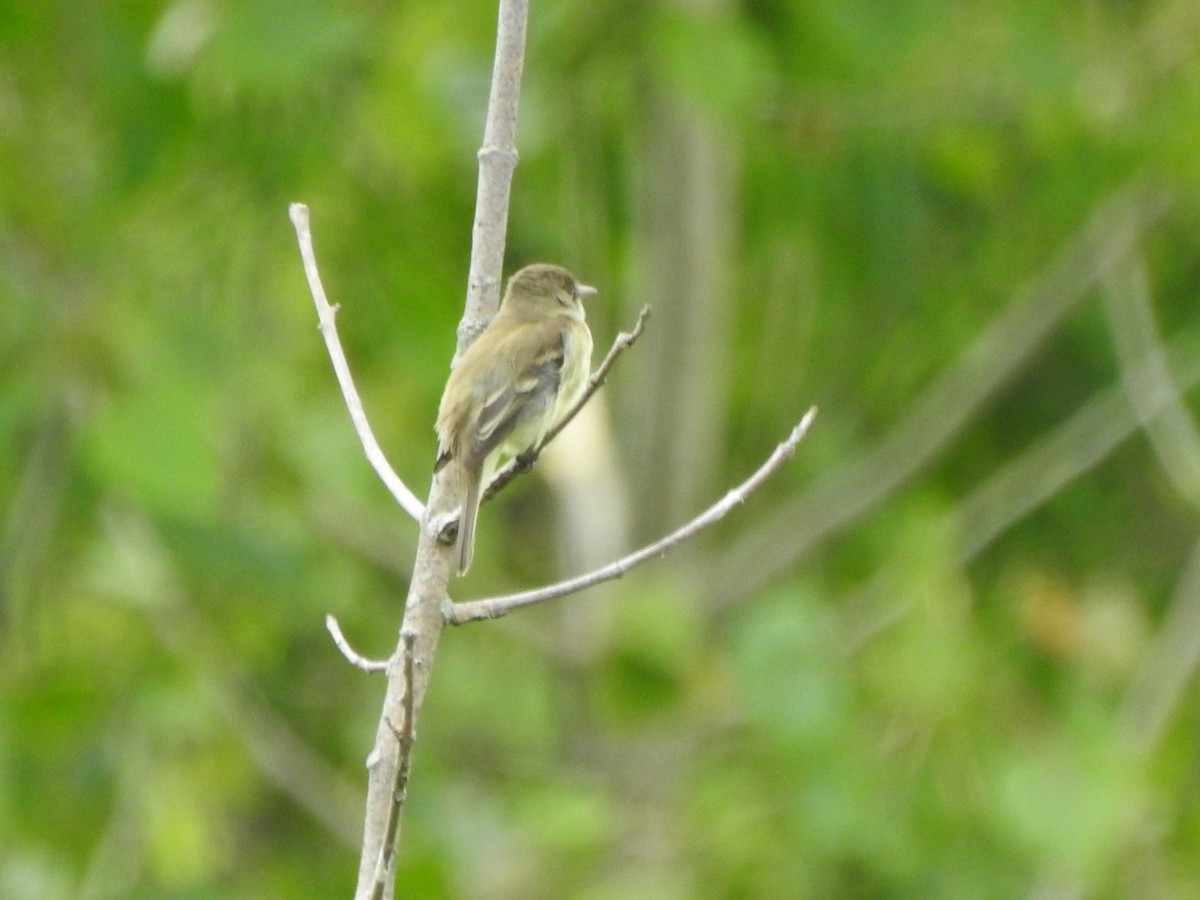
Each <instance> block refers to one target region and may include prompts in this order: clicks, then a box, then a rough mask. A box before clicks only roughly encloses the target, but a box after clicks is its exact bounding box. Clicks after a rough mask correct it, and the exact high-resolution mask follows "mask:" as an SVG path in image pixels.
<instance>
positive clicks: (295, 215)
mask: <svg viewBox="0 0 1200 900" xmlns="http://www.w3.org/2000/svg"><path fill="white" fill-rule="evenodd" d="M288 215H289V216H290V217H291V219H292V225H293V226H294V227H295V229H296V239H297V241H298V242H299V244H300V257H301V259H303V260H304V274H305V276H306V277H307V278H308V289H309V291H311V292H312V298H313V303H315V304H316V307H317V321H318V322H319V327H320V329H321V336H322V337H323V338H325V348H326V349H327V350H328V351H329V359H330V361H331V362H332V363H333V371H334V373H335V374H336V375H337V380H338V385H339V386H340V387H341V389H342V396H343V397H344V398H345V400H346V408H347V409H348V410H349V411H350V420H351V421H352V422H353V423H354V430H355V431H356V432H357V433H358V439H359V440H360V441H361V442H362V446H363V452H364V453H366V456H367V461H368V462H369V463H370V464H371V467H372V468H373V469H374V470H375V473H376V474H377V475H378V476H379V478H380V480H382V481H383V484H384V486H385V487H386V488H387V489H388V490H389V491H390V492H391V494H392V496H393V497H395V498H396V502H397V503H399V504H400V507H401V509H403V510H404V511H405V512H406V513H408V514H409V515H410V516H412V517H413V518H414V519H416V520H417V521H420V519H421V515H422V513H424V512H425V506H424V504H422V503H421V501H420V500H418V499H417V496H416V494H414V493H413V492H412V491H410V490H409V489H408V486H407V485H405V483H404V482H403V481H402V480H401V479H400V476H399V475H397V474H396V472H395V470H394V469H393V468H392V467H391V465H390V464H389V463H388V461H387V458H386V457H385V456H384V455H383V450H382V449H380V447H379V442H378V441H377V440H375V434H374V433H373V432H372V431H371V425H370V423H369V422H368V421H367V414H366V413H365V412H364V411H363V405H362V400H360V399H359V396H358V390H357V389H356V388H355V387H354V379H353V378H352V377H351V375H350V366H349V364H348V363H347V362H346V355H345V354H344V353H343V352H342V345H341V342H340V341H339V340H338V334H337V325H336V324H335V322H334V320H335V318H336V315H337V308H336V307H334V306H330V305H329V300H328V299H326V297H325V288H324V286H323V285H322V284H321V274H320V272H319V271H318V270H317V257H316V253H315V252H314V251H313V243H312V231H311V229H310V228H309V221H308V207H307V206H305V205H304V204H303V203H293V204H292V205H291V206H289V207H288Z"/></svg>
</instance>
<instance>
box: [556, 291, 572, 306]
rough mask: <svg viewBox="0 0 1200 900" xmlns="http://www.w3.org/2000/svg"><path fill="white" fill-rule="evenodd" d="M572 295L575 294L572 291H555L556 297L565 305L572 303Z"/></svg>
mask: <svg viewBox="0 0 1200 900" xmlns="http://www.w3.org/2000/svg"><path fill="white" fill-rule="evenodd" d="M572 296H573V295H572V294H571V292H570V291H555V292H554V299H555V300H557V301H558V302H559V303H561V304H562V305H563V306H570V305H571V298H572Z"/></svg>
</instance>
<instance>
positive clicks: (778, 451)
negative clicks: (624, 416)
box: [449, 406, 817, 625]
mask: <svg viewBox="0 0 1200 900" xmlns="http://www.w3.org/2000/svg"><path fill="white" fill-rule="evenodd" d="M816 414H817V408H816V407H815V406H814V407H812V408H811V409H809V411H808V412H806V413H805V414H804V418H802V419H801V420H800V424H798V425H797V426H796V427H795V428H793V429H792V433H791V434H789V435H788V437H787V440H785V441H784V442H783V443H782V444H780V445H779V446H778V447H776V448H775V452H774V453H772V454H771V455H770V456H769V457H768V458H767V461H766V462H764V463H763V464H762V465H761V466H759V468H758V470H757V471H756V472H755V473H754V474H753V475H751V476H750V477H749V478H747V479H746V480H745V481H743V482H742V483H741V484H740V485H738V486H737V487H736V488H734V489H733V490H731V491H730V492H729V493H727V494H726V495H725V496H724V497H722V498H721V499H720V500H719V501H717V502H716V503H714V504H713V505H712V506H710V507H709V508H708V509H706V510H705V511H704V512H702V513H701V514H700V515H698V516H697V517H696V518H694V519H692V521H690V522H688V523H687V524H686V525H684V526H683V527H682V528H679V529H677V530H676V531H673V532H671V533H670V534H668V535H667V536H666V537H664V538H662V539H661V540H659V541H656V542H655V543H653V544H649V545H647V546H645V547H643V548H642V549H640V550H637V551H635V552H633V553H631V554H629V555H628V556H625V557H622V558H621V559H618V560H617V561H616V562H612V563H609V564H608V565H607V566H604V567H603V568H600V569H596V570H595V571H593V572H589V573H588V574H586V575H580V576H579V577H577V578H571V579H568V580H567V581H560V582H559V583H558V584H552V585H550V586H548V587H544V588H538V589H537V590H533V591H524V592H523V593H520V594H510V595H508V596H507V597H489V598H487V599H484V600H473V601H470V602H467V603H457V604H455V605H454V606H453V607H452V608H451V610H450V613H449V624H451V625H463V624H466V623H467V622H477V621H480V620H481V619H498V618H500V617H501V616H506V615H508V614H509V613H510V612H512V611H513V610H517V609H522V608H524V607H526V606H533V605H534V604H535V603H542V602H544V601H546V600H554V599H556V598H558V597H565V596H567V595H568V594H574V593H576V592H578V591H582V590H584V589H585V588H589V587H593V586H595V585H597V584H601V583H603V582H605V581H611V580H612V579H614V578H620V577H621V576H622V575H624V574H625V573H626V572H628V571H629V570H630V569H632V568H633V567H634V566H638V565H641V564H642V563H644V562H646V560H648V559H651V558H653V557H655V556H662V555H663V554H665V553H666V552H667V551H668V550H670V549H671V548H672V547H674V546H675V545H676V544H680V543H682V542H683V541H685V540H687V539H688V538H690V537H692V536H693V535H695V534H696V533H698V532H699V531H701V530H703V529H705V528H707V527H708V526H709V525H712V524H713V523H714V522H717V521H719V520H720V519H722V518H724V516H725V515H726V514H727V513H728V512H729V511H730V510H731V509H733V508H734V507H735V506H737V505H739V504H741V503H744V502H745V500H746V496H747V495H748V494H750V493H751V492H752V491H754V490H755V489H756V488H758V487H759V485H761V484H762V483H763V482H764V481H766V480H767V479H768V478H769V477H770V476H772V475H773V474H775V472H776V471H777V470H778V469H779V468H780V467H781V466H782V465H783V464H784V463H785V462H786V461H787V460H788V459H790V458H791V456H792V454H793V453H795V452H796V445H797V444H799V443H800V441H801V440H803V438H804V435H805V434H806V433H807V432H808V427H809V425H811V424H812V421H813V418H814V417H815V416H816Z"/></svg>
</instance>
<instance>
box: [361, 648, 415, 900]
mask: <svg viewBox="0 0 1200 900" xmlns="http://www.w3.org/2000/svg"><path fill="white" fill-rule="evenodd" d="M400 642H401V646H402V647H403V648H404V649H403V660H404V665H403V669H402V672H403V678H404V685H405V688H404V702H403V703H402V704H401V708H402V710H403V712H404V724H403V725H401V726H400V727H399V728H397V727H396V725H395V723H394V722H392V720H391V719H388V720H387V725H388V727H389V728H390V729H391V731H392V735H393V737H395V738H396V789H395V790H394V791H393V792H392V804H391V807H390V808H389V810H388V820H387V827H386V828H385V830H384V841H383V844H382V845H381V846H380V848H379V863H378V864H377V865H376V867H375V884H374V886H373V888H372V889H371V898H372V900H383V897H384V895H385V894H386V892H387V889H388V883H389V874H388V873H389V872H391V870H392V862H393V858H394V857H395V855H396V836H397V835H398V834H399V833H400V816H401V814H402V813H403V812H404V801H405V799H406V798H407V797H408V776H409V772H410V771H411V770H412V748H413V744H414V743H415V742H416V721H415V719H414V715H413V708H414V704H413V655H414V653H415V650H414V648H415V646H416V643H417V636H416V635H415V634H414V633H413V632H411V631H403V632H402V633H401V635H400Z"/></svg>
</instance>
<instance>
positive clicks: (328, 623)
mask: <svg viewBox="0 0 1200 900" xmlns="http://www.w3.org/2000/svg"><path fill="white" fill-rule="evenodd" d="M325 628H326V630H327V631H328V632H329V636H330V637H331V638H333V642H334V643H335V644H337V648H338V649H339V650H341V651H342V656H344V657H346V661H347V662H349V663H350V665H352V666H356V667H357V668H359V669H362V670H363V671H364V672H367V673H371V672H386V671H387V667H388V664H387V663H386V662H384V661H381V660H375V659H367V658H366V657H365V656H363V655H362V654H360V653H358V652H357V651H356V650H355V649H354V648H353V647H351V646H350V642H349V641H348V640H346V636H345V635H344V634H342V626H341V625H339V624H338V620H337V619H335V618H334V617H333V616H326V617H325Z"/></svg>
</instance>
